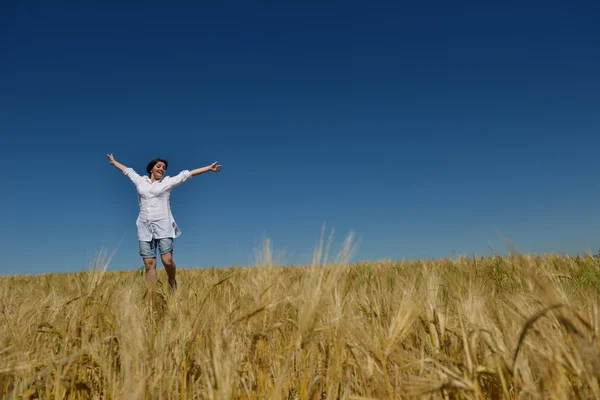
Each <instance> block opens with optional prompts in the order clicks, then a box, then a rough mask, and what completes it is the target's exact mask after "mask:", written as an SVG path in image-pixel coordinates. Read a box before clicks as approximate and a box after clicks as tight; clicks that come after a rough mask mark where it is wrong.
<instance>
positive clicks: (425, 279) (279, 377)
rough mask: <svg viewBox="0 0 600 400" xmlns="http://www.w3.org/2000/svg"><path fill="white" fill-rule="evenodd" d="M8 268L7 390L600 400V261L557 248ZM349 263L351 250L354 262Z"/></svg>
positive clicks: (3, 366)
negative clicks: (174, 279)
mask: <svg viewBox="0 0 600 400" xmlns="http://www.w3.org/2000/svg"><path fill="white" fill-rule="evenodd" d="M269 252H270V250H269V247H268V246H267V247H266V250H265V252H264V254H263V257H262V259H261V262H260V263H258V265H256V266H254V267H248V268H227V269H216V268H215V269H180V270H179V271H178V282H179V288H178V290H177V291H176V292H175V293H173V294H171V293H170V292H169V291H168V290H165V288H166V286H167V285H166V275H165V273H164V271H162V270H160V272H159V280H160V282H159V284H158V286H157V287H156V288H149V287H148V286H147V284H146V283H145V280H144V278H143V275H142V274H141V271H124V272H107V271H106V266H107V264H108V261H107V260H106V258H107V257H104V258H102V257H100V258H99V260H98V261H97V263H96V264H95V265H94V266H93V268H91V269H90V271H85V272H81V273H76V274H48V275H37V276H12V277H3V278H1V279H0V299H1V302H2V314H3V315H2V316H1V318H2V319H3V322H2V324H0V341H1V346H0V394H1V395H2V398H6V399H38V398H39V399H84V398H85V399H409V398H418V399H484V398H486V399H487V398H489V399H516V398H525V399H543V398H557V399H571V398H573V399H577V398H581V399H589V398H600V386H599V381H598V379H599V377H600V358H599V350H600V347H599V340H598V332H599V330H600V314H599V312H598V300H599V296H598V295H599V293H600V275H599V267H600V263H599V261H598V260H597V259H596V258H595V257H592V256H587V257H577V258H569V257H566V256H557V255H544V256H535V255H514V256H507V257H504V258H502V257H499V256H495V257H483V258H482V257H478V258H474V257H460V256H459V257H455V258H452V259H442V260H431V261H405V262H391V261H380V262H360V263H354V264H349V263H347V262H328V261H324V260H323V259H322V257H321V256H320V254H321V252H322V249H319V251H316V254H317V253H318V254H317V257H316V262H313V265H308V266H298V267H278V266H277V265H273V263H272V261H271V255H270V253H269ZM342 261H344V260H343V257H342Z"/></svg>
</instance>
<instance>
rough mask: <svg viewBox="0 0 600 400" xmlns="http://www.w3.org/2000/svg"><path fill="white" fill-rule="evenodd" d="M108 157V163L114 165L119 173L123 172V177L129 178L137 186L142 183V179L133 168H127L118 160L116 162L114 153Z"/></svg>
mask: <svg viewBox="0 0 600 400" xmlns="http://www.w3.org/2000/svg"><path fill="white" fill-rule="evenodd" d="M107 156H108V162H109V163H110V164H111V165H114V166H115V168H117V169H118V170H119V171H121V172H122V173H123V175H125V176H126V177H128V178H129V179H130V180H131V181H132V182H133V184H134V185H136V186H137V185H139V184H140V182H141V181H142V177H141V176H139V175H138V174H137V172H135V171H134V170H133V169H132V168H129V167H126V166H125V165H123V164H121V163H120V162H118V161H117V160H115V158H114V157H113V155H112V153H111V154H107Z"/></svg>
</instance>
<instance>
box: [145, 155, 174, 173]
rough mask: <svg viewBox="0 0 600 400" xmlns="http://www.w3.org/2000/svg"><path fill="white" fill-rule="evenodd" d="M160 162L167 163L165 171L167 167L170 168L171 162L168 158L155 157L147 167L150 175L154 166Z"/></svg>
mask: <svg viewBox="0 0 600 400" xmlns="http://www.w3.org/2000/svg"><path fill="white" fill-rule="evenodd" d="M159 162H162V163H165V171H166V170H167V168H169V163H168V162H167V160H163V159H162V158H155V159H154V160H152V161H150V162H149V163H148V166H147V167H146V172H147V173H148V176H152V168H154V166H155V165H156V164H157V163H159Z"/></svg>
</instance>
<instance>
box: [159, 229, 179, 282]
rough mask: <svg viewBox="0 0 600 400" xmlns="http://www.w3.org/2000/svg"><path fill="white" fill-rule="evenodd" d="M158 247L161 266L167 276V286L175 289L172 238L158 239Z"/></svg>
mask: <svg viewBox="0 0 600 400" xmlns="http://www.w3.org/2000/svg"><path fill="white" fill-rule="evenodd" d="M158 249H159V251H160V259H161V261H162V264H163V267H165V271H166V272H167V276H168V277H169V286H170V287H171V290H175V289H177V279H175V272H176V267H175V261H174V260H173V239H172V238H168V239H159V243H158Z"/></svg>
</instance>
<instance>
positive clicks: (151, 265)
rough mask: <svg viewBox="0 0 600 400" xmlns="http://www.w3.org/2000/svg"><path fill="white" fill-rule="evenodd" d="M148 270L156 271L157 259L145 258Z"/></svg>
mask: <svg viewBox="0 0 600 400" xmlns="http://www.w3.org/2000/svg"><path fill="white" fill-rule="evenodd" d="M144 266H145V267H146V269H156V258H144Z"/></svg>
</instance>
